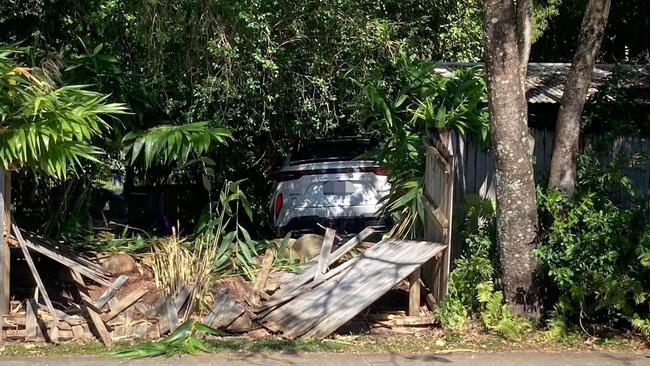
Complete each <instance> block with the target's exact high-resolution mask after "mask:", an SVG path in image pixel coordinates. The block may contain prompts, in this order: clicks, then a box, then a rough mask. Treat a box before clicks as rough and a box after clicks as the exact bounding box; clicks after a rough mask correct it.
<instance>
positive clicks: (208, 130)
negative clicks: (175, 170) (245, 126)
mask: <svg viewBox="0 0 650 366" xmlns="http://www.w3.org/2000/svg"><path fill="white" fill-rule="evenodd" d="M230 137H231V133H230V131H228V130H226V129H224V128H213V127H210V126H209V124H208V123H207V122H194V123H188V124H184V125H178V126H175V125H160V126H156V127H153V128H150V129H148V130H146V131H141V132H129V133H128V134H127V135H126V136H124V138H123V140H122V142H123V143H124V145H125V149H124V153H125V155H126V156H127V157H128V158H129V162H130V163H131V164H134V163H135V162H136V160H137V159H138V157H140V156H143V159H144V164H145V166H146V167H147V168H148V167H150V166H151V165H152V164H153V163H154V162H155V161H156V160H157V159H159V160H160V161H161V162H162V163H164V164H166V163H170V162H172V161H173V162H179V163H185V162H187V160H188V159H189V157H190V154H193V155H195V156H197V157H198V156H201V155H203V154H205V153H206V152H208V150H209V149H210V146H211V144H212V143H213V141H216V142H218V143H221V144H225V143H226V139H228V138H230Z"/></svg>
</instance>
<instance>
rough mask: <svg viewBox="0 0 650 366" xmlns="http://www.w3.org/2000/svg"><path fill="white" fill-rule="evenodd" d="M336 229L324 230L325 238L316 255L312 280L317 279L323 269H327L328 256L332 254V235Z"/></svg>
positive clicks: (321, 275)
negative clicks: (316, 261)
mask: <svg viewBox="0 0 650 366" xmlns="http://www.w3.org/2000/svg"><path fill="white" fill-rule="evenodd" d="M335 236H336V230H334V229H330V228H327V229H326V230H325V238H323V245H322V246H321V248H320V255H319V256H318V265H317V266H316V273H314V281H318V280H319V279H320V278H321V277H323V274H324V273H325V271H327V267H328V263H329V257H330V254H332V245H334V237H335Z"/></svg>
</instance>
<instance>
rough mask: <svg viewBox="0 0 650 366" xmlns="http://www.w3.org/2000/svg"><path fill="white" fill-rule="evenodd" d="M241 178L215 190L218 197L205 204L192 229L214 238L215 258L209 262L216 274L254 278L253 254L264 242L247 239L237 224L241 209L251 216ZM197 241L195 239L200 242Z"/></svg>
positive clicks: (248, 237) (240, 226)
mask: <svg viewBox="0 0 650 366" xmlns="http://www.w3.org/2000/svg"><path fill="white" fill-rule="evenodd" d="M242 183H243V181H237V182H226V184H225V185H224V188H223V189H222V190H221V192H220V193H219V200H218V202H217V203H215V204H214V207H215V208H214V209H213V205H212V204H211V205H209V207H208V210H207V211H206V212H205V213H204V215H202V218H201V220H200V222H199V224H198V226H197V228H196V229H195V231H196V232H197V233H199V237H198V238H199V239H201V238H205V237H206V236H207V237H214V238H216V239H213V240H217V241H218V242H219V244H218V247H219V249H218V253H217V260H216V262H214V263H213V267H214V271H215V272H217V273H218V274H220V275H225V274H242V275H244V277H246V278H248V279H251V280H252V279H254V278H255V272H254V269H255V266H256V260H255V257H256V256H258V255H259V250H258V249H259V248H261V247H262V246H264V245H265V243H264V242H262V241H256V240H253V239H252V238H251V235H250V234H249V232H248V230H246V228H245V227H244V226H242V224H241V223H240V219H241V218H240V216H241V212H240V211H243V213H244V214H245V218H247V219H248V220H249V221H252V219H253V211H252V208H251V205H250V202H249V201H248V198H247V197H246V194H245V193H244V191H243V190H242V189H241V184H242ZM200 242H201V240H197V243H200Z"/></svg>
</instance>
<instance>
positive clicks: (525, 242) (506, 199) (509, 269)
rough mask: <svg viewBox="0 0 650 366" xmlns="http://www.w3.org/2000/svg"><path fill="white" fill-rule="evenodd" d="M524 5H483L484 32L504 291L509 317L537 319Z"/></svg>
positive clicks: (498, 0)
mask: <svg viewBox="0 0 650 366" xmlns="http://www.w3.org/2000/svg"><path fill="white" fill-rule="evenodd" d="M523 3H524V2H522V1H519V4H516V3H515V1H514V0H485V1H484V2H483V26H484V28H485V57H486V62H485V64H486V69H487V81H488V90H489V98H488V102H489V109H490V124H491V128H492V159H493V161H494V167H495V178H496V198H497V241H498V247H499V261H500V267H501V268H500V270H501V274H502V279H503V291H504V295H505V297H506V301H507V302H508V305H509V307H510V309H511V311H512V312H513V313H514V314H517V315H524V316H529V317H536V316H537V315H538V308H537V296H536V291H535V287H534V285H533V272H534V271H535V267H536V260H535V257H534V255H533V247H534V240H535V237H536V235H537V207H536V201H535V180H534V177H533V165H532V160H531V155H530V154H531V153H530V148H529V147H530V145H529V139H530V137H529V134H528V121H527V120H528V118H527V114H528V108H527V102H526V93H525V84H524V82H525V79H524V77H522V72H525V70H526V68H525V65H522V63H523V62H525V61H526V60H527V59H528V55H527V52H528V49H529V46H528V45H527V44H526V39H525V33H526V31H525V30H524V29H522V28H521V27H522V26H524V27H525V26H526V19H522V18H521V17H520V15H521V12H520V9H518V6H522V5H526V4H523ZM529 31H530V27H529V26H528V32H529ZM522 36H524V38H522ZM528 39H530V38H529V37H528ZM528 42H529V41H528Z"/></svg>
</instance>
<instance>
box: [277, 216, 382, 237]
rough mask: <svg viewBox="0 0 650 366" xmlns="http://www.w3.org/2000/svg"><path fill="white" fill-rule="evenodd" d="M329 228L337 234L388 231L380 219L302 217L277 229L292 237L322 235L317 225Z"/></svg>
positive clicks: (321, 230)
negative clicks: (289, 233) (291, 234)
mask: <svg viewBox="0 0 650 366" xmlns="http://www.w3.org/2000/svg"><path fill="white" fill-rule="evenodd" d="M319 224H320V225H322V226H324V227H329V228H332V229H334V230H336V231H337V233H339V234H344V235H345V234H356V233H358V232H360V231H361V230H363V229H364V228H366V227H368V226H370V227H372V228H374V229H375V231H377V232H385V231H388V228H389V227H390V225H389V223H388V222H387V220H385V219H383V218H381V217H358V216H357V217H318V216H302V217H296V218H293V219H291V220H290V221H289V222H288V223H287V225H285V226H282V227H280V228H278V230H279V232H280V233H281V234H283V235H284V234H286V233H288V232H289V231H292V232H293V235H295V236H299V235H302V234H305V233H314V232H315V233H319V234H320V233H322V232H323V229H322V228H320V227H319V226H318V225H319Z"/></svg>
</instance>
